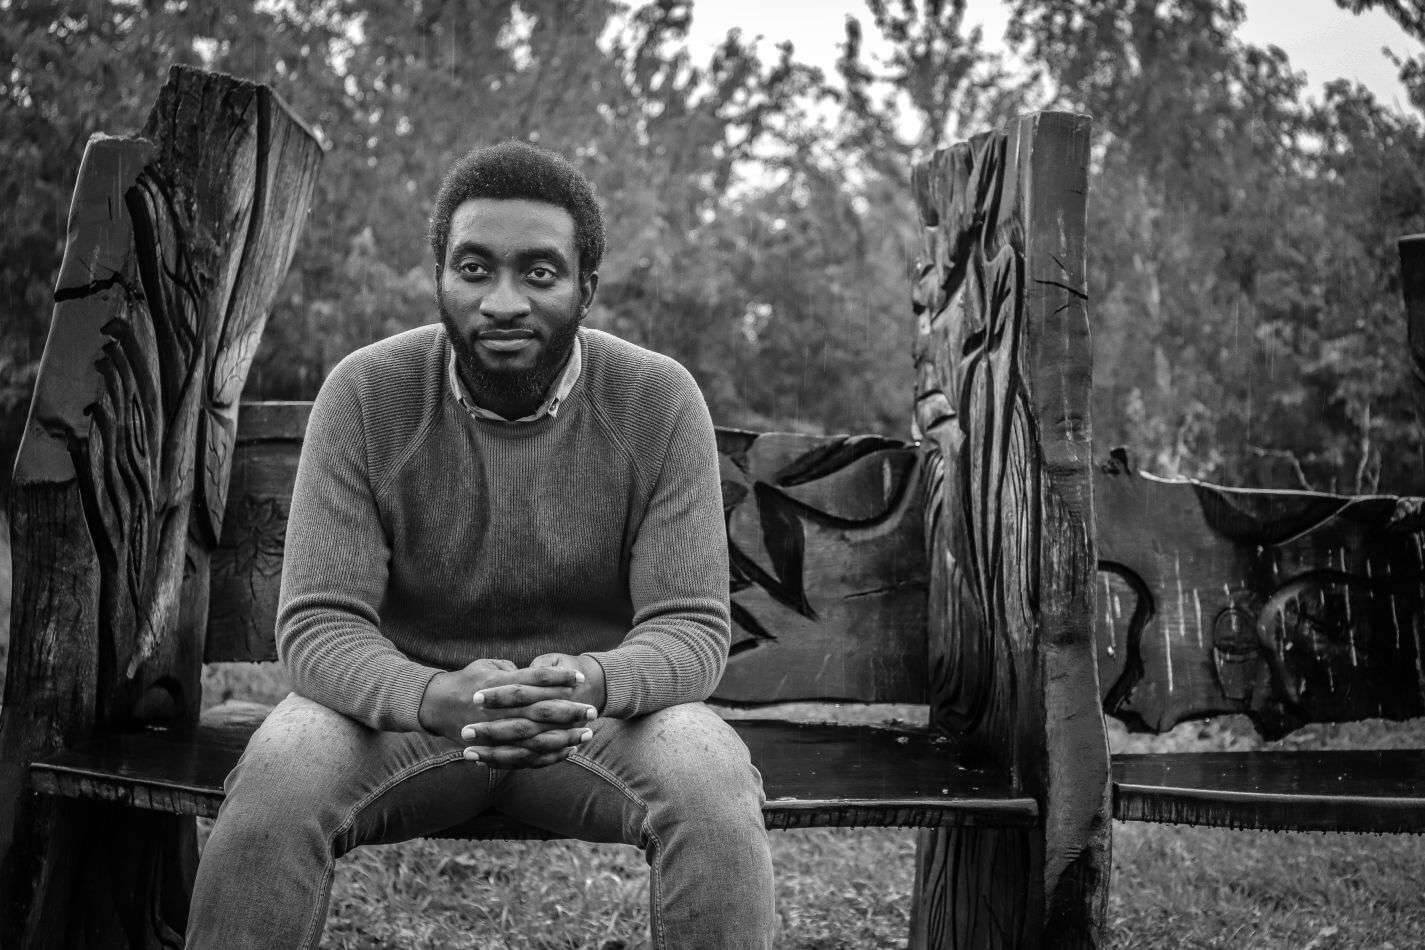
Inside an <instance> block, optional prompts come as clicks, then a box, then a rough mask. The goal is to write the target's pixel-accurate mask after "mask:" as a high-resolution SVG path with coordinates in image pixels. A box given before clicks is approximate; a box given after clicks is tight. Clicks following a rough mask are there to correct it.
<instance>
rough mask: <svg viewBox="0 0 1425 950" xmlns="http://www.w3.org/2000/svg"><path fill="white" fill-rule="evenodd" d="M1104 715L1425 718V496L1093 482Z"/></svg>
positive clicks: (1146, 718) (1275, 724) (1153, 723)
mask: <svg viewBox="0 0 1425 950" xmlns="http://www.w3.org/2000/svg"><path fill="white" fill-rule="evenodd" d="M1094 502H1095V505H1096V506H1097V511H1096V520H1097V525H1098V530H1097V535H1098V552H1099V598H1098V612H1099V618H1098V628H1099V630H1100V634H1099V638H1098V641H1099V658H1098V663H1099V676H1100V678H1101V682H1102V684H1103V689H1104V709H1105V711H1106V712H1108V713H1110V714H1112V715H1114V716H1117V717H1118V718H1120V719H1122V720H1123V721H1124V722H1125V723H1127V724H1128V725H1129V726H1130V728H1134V729H1140V730H1145V731H1152V732H1161V731H1164V730H1166V729H1169V728H1171V727H1172V726H1174V725H1176V724H1177V723H1179V722H1181V721H1183V720H1185V719H1189V718H1201V717H1208V716H1216V715H1223V714H1229V713H1244V714H1246V715H1247V716H1249V717H1251V719H1252V721H1253V723H1254V724H1255V725H1256V727H1257V729H1258V730H1259V731H1260V732H1261V733H1262V734H1263V735H1264V736H1266V737H1268V738H1277V737H1279V736H1282V735H1285V734H1286V733H1288V732H1291V731H1292V730H1293V729H1296V728H1297V727H1299V726H1302V725H1304V724H1306V723H1309V722H1349V721H1352V720H1357V719H1367V718H1373V717H1379V718H1384V719H1396V720H1399V719H1409V718H1412V717H1415V716H1420V715H1425V676H1422V674H1421V668H1422V662H1425V654H1423V653H1422V643H1425V498H1411V497H1392V496H1381V495H1376V496H1365V495H1363V496H1346V495H1329V494H1325V493H1321V492H1306V491H1272V490H1251V489H1234V488H1222V487H1219V486H1216V485H1208V484H1205V483H1202V482H1196V481H1187V480H1165V479H1160V478H1154V477H1153V476H1151V475H1144V474H1142V473H1140V472H1138V471H1137V470H1136V468H1135V466H1134V465H1133V464H1132V462H1131V460H1130V459H1129V458H1128V456H1127V454H1126V453H1124V452H1122V451H1121V450H1120V451H1118V452H1115V453H1114V454H1113V455H1112V456H1111V457H1110V458H1108V459H1106V460H1105V462H1104V464H1103V465H1102V466H1101V468H1100V471H1099V474H1098V475H1097V477H1096V484H1095V488H1094Z"/></svg>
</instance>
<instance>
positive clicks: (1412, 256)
mask: <svg viewBox="0 0 1425 950" xmlns="http://www.w3.org/2000/svg"><path fill="white" fill-rule="evenodd" d="M1398 246H1399V248H1400V289H1401V293H1402V294H1403V295H1404V297H1405V332H1406V340H1407V341H1408V345H1409V347H1410V369H1411V378H1412V379H1414V380H1415V418H1416V420H1417V421H1418V422H1419V423H1420V425H1421V427H1422V428H1425V234H1411V235H1409V236H1407V237H1403V238H1401V239H1400V242H1399V245H1398Z"/></svg>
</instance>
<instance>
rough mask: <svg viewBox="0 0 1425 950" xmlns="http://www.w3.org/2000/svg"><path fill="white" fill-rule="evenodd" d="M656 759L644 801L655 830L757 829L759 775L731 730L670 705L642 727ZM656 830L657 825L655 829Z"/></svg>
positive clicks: (700, 711) (692, 709)
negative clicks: (654, 786)
mask: <svg viewBox="0 0 1425 950" xmlns="http://www.w3.org/2000/svg"><path fill="white" fill-rule="evenodd" d="M644 727H645V729H646V730H647V731H648V733H649V736H650V738H651V739H652V746H653V748H652V750H651V751H652V752H653V754H654V755H655V756H656V758H657V762H656V764H655V766H654V774H655V775H656V776H657V778H658V791H657V793H656V794H654V795H651V796H650V800H649V801H648V803H647V804H648V807H649V811H650V814H649V821H650V822H651V823H652V824H653V825H654V828H655V830H658V831H659V833H660V836H662V835H663V834H664V831H663V830H662V829H670V830H671V827H672V826H676V827H677V829H678V830H681V831H690V830H694V829H696V828H699V827H715V828H720V829H723V830H725V831H726V830H732V829H735V828H738V827H744V828H747V827H755V829H756V832H754V833H758V832H760V831H761V829H762V803H763V801H764V797H763V792H762V777H761V775H760V774H759V773H758V771H757V769H756V767H755V766H753V764H752V761H751V758H750V757H749V755H748V753H747V747H746V746H745V745H744V744H743V742H742V740H741V738H739V737H738V735H737V733H736V732H735V731H733V729H732V727H731V726H729V725H728V724H727V723H725V722H723V721H722V719H721V718H720V717H718V716H717V714H716V713H714V712H713V711H712V710H710V709H708V708H707V707H705V706H701V705H692V704H690V705H684V706H672V707H669V708H668V709H664V710H661V711H660V712H657V713H654V714H652V715H651V716H649V717H648V721H647V722H646V723H645V724H644ZM660 826H661V827H660Z"/></svg>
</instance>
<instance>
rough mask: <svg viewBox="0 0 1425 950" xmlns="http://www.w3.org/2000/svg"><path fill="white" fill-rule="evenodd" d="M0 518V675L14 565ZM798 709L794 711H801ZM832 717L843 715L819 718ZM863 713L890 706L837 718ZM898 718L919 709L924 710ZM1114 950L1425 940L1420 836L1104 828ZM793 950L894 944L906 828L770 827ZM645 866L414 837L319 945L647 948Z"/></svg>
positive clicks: (904, 904) (221, 686)
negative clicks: (1109, 842) (1109, 846)
mask: <svg viewBox="0 0 1425 950" xmlns="http://www.w3.org/2000/svg"><path fill="white" fill-rule="evenodd" d="M2 529H3V514H0V675H3V665H2V664H3V658H4V655H5V647H6V644H7V642H8V637H7V636H6V633H7V632H8V622H9V579H10V565H9V557H8V553H9V552H8V547H7V546H6V545H5V533H4V531H3V530H2ZM286 690H287V684H286V681H285V678H284V677H283V675H282V673H281V671H280V670H279V669H277V668H276V667H273V666H250V665H243V664H231V665H223V666H215V667H209V668H208V669H207V670H205V673H204V693H205V697H206V698H207V702H209V703H214V702H218V701H221V700H224V699H252V700H256V701H260V702H273V701H275V700H277V699H279V698H280V697H281V696H282V695H284V694H285V692H286ZM807 711H808V710H806V709H805V708H802V709H793V710H791V711H790V712H792V713H797V712H807ZM823 711H829V712H833V713H835V712H837V710H823ZM840 712H841V713H842V714H843V715H845V716H847V717H850V716H856V717H857V718H862V717H865V716H876V717H882V716H884V715H886V714H887V713H886V710H884V709H881V710H875V711H870V712H866V711H856V712H849V711H846V710H842V711H840ZM891 712H892V713H894V714H896V715H899V716H901V717H902V718H906V719H914V718H915V717H916V715H918V714H919V710H912V709H900V708H897V709H895V710H892V711H891ZM1110 742H1111V745H1112V746H1113V748H1114V749H1115V750H1116V751H1152V750H1164V751H1166V750H1188V749H1203V748H1215V749H1220V748H1254V747H1256V746H1258V745H1260V742H1259V740H1257V739H1256V737H1255V736H1254V735H1253V733H1252V732H1251V728H1250V726H1247V725H1246V724H1245V723H1244V722H1243V721H1240V720H1232V719H1223V720H1213V721H1211V722H1209V723H1184V724H1183V725H1181V726H1179V727H1178V728H1177V729H1174V730H1173V731H1172V732H1170V733H1167V734H1165V735H1163V736H1154V737H1146V736H1130V735H1127V734H1126V733H1124V732H1123V731H1122V729H1121V728H1118V727H1116V726H1115V727H1114V728H1113V729H1112V731H1111V734H1110ZM1284 744H1285V745H1288V746H1296V747H1307V748H1311V747H1319V748H1329V747H1355V748H1368V747H1386V746H1394V747H1400V748H1422V747H1425V722H1422V721H1418V720H1417V721H1415V722H1411V723H1403V724H1394V723H1381V722H1365V723H1349V724H1344V725H1326V726H1313V727H1309V728H1307V729H1302V730H1299V731H1298V732H1296V733H1294V734H1293V735H1292V736H1289V737H1288V738H1287V740H1285V743H1284ZM1113 846H1114V856H1113V881H1112V887H1111V896H1110V901H1109V915H1108V919H1109V923H1110V933H1111V936H1110V939H1109V943H1108V946H1109V948H1112V950H1130V948H1131V950H1137V948H1155V947H1164V948H1218V947H1220V948H1231V950H1278V948H1280V950H1288V948H1290V950H1345V948H1351V950H1357V948H1376V950H1406V948H1414V947H1421V946H1425V895H1423V894H1422V888H1421V885H1420V882H1422V881H1425V837H1408V836H1370V835H1329V834H1309V833H1305V834H1284V833H1272V832H1241V831H1238V832H1232V831H1226V830H1221V829H1214V828H1188V827H1179V826H1172V825H1146V824H1136V823H1135V824H1129V823H1124V822H1115V823H1114V829H1113ZM772 847H773V860H774V862H775V867H776V870H777V905H778V912H779V914H780V916H781V923H782V939H781V941H780V943H779V944H778V946H779V947H782V948H787V950H837V948H847V950H851V948H857V950H859V948H880V947H903V946H904V945H905V936H906V930H907V927H908V914H909V907H910V894H911V887H912V876H913V856H914V852H915V833H914V832H911V831H903V830H898V829H891V830H886V829H813V830H805V831H793V832H778V833H776V834H774V835H773V836H772ZM647 900H648V872H647V869H646V867H645V866H644V863H643V858H642V855H641V854H640V853H639V852H638V851H637V850H636V849H634V848H631V847H626V846H618V845H593V844H585V843H582V842H574V841H561V842H479V843H476V842H451V841H433V840H426V841H411V842H406V843H404V844H399V845H387V846H382V847H371V848H363V849H360V850H358V851H357V852H355V853H354V854H351V855H349V856H347V857H346V858H343V859H342V860H341V861H340V862H339V863H338V866H337V870H336V876H335V881H334V884H333V888H332V900H331V906H330V910H329V913H328V917H327V928H326V936H325V940H324V942H323V946H324V947H329V948H384V947H403V948H432V950H433V948H460V947H470V948H483V950H553V948H559V950H577V948H590V950H631V948H635V947H642V946H644V941H645V933H646V928H647V923H648V912H647Z"/></svg>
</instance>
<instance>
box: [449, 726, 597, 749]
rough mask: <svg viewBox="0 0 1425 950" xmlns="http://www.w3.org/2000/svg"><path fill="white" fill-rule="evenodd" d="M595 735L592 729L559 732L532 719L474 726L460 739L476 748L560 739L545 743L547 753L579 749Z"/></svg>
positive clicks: (542, 743) (559, 730)
mask: <svg viewBox="0 0 1425 950" xmlns="http://www.w3.org/2000/svg"><path fill="white" fill-rule="evenodd" d="M586 733H587V736H585V738H582V739H581V738H579V736H581V735H584V734H586ZM593 734H594V732H593V730H592V729H590V728H588V727H587V726H583V725H581V726H579V727H577V728H574V729H559V728H556V727H551V726H546V725H544V724H542V723H537V722H534V721H532V720H529V719H494V720H491V721H490V722H477V723H471V724H470V725H468V726H466V727H465V728H463V729H461V730H460V738H461V739H463V740H465V742H467V743H468V744H470V745H473V746H482V745H490V746H495V745H523V746H530V743H531V742H532V741H533V740H534V739H536V738H538V737H540V736H543V735H551V736H554V737H556V738H553V739H549V740H541V742H540V744H539V747H540V748H541V750H543V751H548V750H550V749H556V748H559V747H560V746H565V745H577V744H578V743H579V742H586V741H588V737H590V736H592V735H593Z"/></svg>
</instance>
